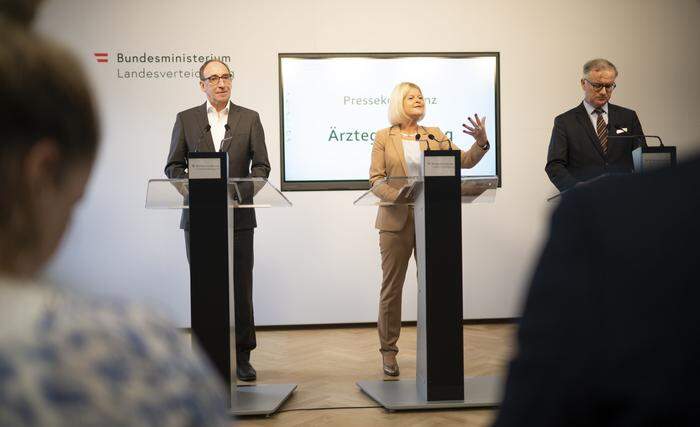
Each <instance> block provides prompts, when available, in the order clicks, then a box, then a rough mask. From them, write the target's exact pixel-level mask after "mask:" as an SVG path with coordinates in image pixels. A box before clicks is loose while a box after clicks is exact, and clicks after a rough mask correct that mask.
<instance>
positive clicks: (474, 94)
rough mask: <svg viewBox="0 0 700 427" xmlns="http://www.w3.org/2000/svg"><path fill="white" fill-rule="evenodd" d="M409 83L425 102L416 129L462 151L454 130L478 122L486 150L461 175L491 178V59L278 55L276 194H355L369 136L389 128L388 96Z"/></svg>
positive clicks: (494, 156)
mask: <svg viewBox="0 0 700 427" xmlns="http://www.w3.org/2000/svg"><path fill="white" fill-rule="evenodd" d="M404 81H408V82H413V83H416V84H417V85H418V86H420V88H421V89H422V91H423V96H424V98H425V103H426V115H425V118H424V119H423V120H422V121H421V122H420V123H419V124H420V125H423V126H437V127H439V128H440V129H441V130H442V131H443V132H444V133H445V134H446V135H447V136H448V137H449V138H451V139H452V141H453V142H454V143H455V144H456V145H457V146H459V147H460V148H462V149H466V148H468V147H470V146H471V145H472V143H473V138H472V137H471V136H469V135H467V134H464V133H463V132H462V123H467V124H469V123H468V121H467V117H468V116H470V115H471V116H473V115H474V114H475V113H476V114H479V116H485V117H486V127H487V133H488V137H489V141H490V143H491V147H492V148H491V150H489V152H488V153H487V154H486V156H484V158H483V159H482V160H481V162H480V163H479V164H478V165H477V166H476V167H474V168H472V169H463V170H462V176H494V175H497V176H498V177H499V185H500V172H501V171H500V149H501V144H500V112H499V54H498V53H497V52H486V53H383V54H378V53H371V54H370V53H352V54H347V53H344V54H339V53H323V54H319V53H316V54H304V53H281V54H279V82H280V144H281V151H280V152H281V158H282V171H281V172H282V183H281V184H282V190H284V191H290V190H361V189H367V188H368V187H369V183H368V178H369V164H370V154H371V150H372V144H373V142H374V136H375V133H376V131H377V130H379V129H382V128H386V127H389V125H390V124H389V121H388V106H389V96H390V94H391V91H392V89H393V88H394V86H396V84H398V83H400V82H404Z"/></svg>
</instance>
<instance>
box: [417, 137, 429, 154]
mask: <svg viewBox="0 0 700 427" xmlns="http://www.w3.org/2000/svg"><path fill="white" fill-rule="evenodd" d="M418 141H420V134H419V133H417V134H416V142H418ZM425 145H426V147H428V149H427V150H426V151H432V150H431V149H430V141H426V144H425Z"/></svg>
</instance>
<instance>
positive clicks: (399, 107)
mask: <svg viewBox="0 0 700 427" xmlns="http://www.w3.org/2000/svg"><path fill="white" fill-rule="evenodd" d="M411 89H418V91H419V92H421V94H422V93H423V91H421V90H420V87H418V85H417V84H415V83H411V82H402V83H399V84H397V85H396V87H395V88H394V90H393V91H392V92H391V97H389V123H391V125H392V126H396V125H400V124H401V123H405V122H407V121H409V120H411V119H410V117H408V115H407V114H406V111H404V109H403V100H404V98H406V94H407V93H408V91H409V90H411ZM423 117H425V110H423V114H422V115H421V116H420V117H419V118H418V121H420V120H423Z"/></svg>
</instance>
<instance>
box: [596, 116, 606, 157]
mask: <svg viewBox="0 0 700 427" xmlns="http://www.w3.org/2000/svg"><path fill="white" fill-rule="evenodd" d="M593 112H594V113H596V114H597V115H598V120H597V121H596V133H597V134H598V141H600V148H602V149H603V154H608V125H607V123H605V120H604V119H603V113H604V111H603V109H602V108H596V109H595V110H593Z"/></svg>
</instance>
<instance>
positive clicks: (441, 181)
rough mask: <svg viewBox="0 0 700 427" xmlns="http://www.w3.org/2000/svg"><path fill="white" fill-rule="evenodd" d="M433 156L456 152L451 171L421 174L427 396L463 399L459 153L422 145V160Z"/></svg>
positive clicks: (442, 398) (430, 399) (430, 398)
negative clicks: (441, 173)
mask: <svg viewBox="0 0 700 427" xmlns="http://www.w3.org/2000/svg"><path fill="white" fill-rule="evenodd" d="M432 157H442V158H445V157H452V158H454V173H453V174H451V176H430V175H429V171H428V170H427V167H426V175H425V178H424V195H425V198H424V203H425V256H426V259H425V278H426V279H425V280H426V295H425V298H426V304H425V306H426V311H425V314H426V319H425V327H426V335H427V336H426V347H427V348H426V350H427V352H426V353H427V354H426V356H427V360H426V362H427V399H428V400H429V401H433V400H463V399H464V359H463V336H462V204H461V193H460V184H461V179H460V178H461V176H460V169H461V165H460V153H459V151H426V152H425V162H426V164H427V163H428V162H429V161H430V160H429V159H430V158H432Z"/></svg>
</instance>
